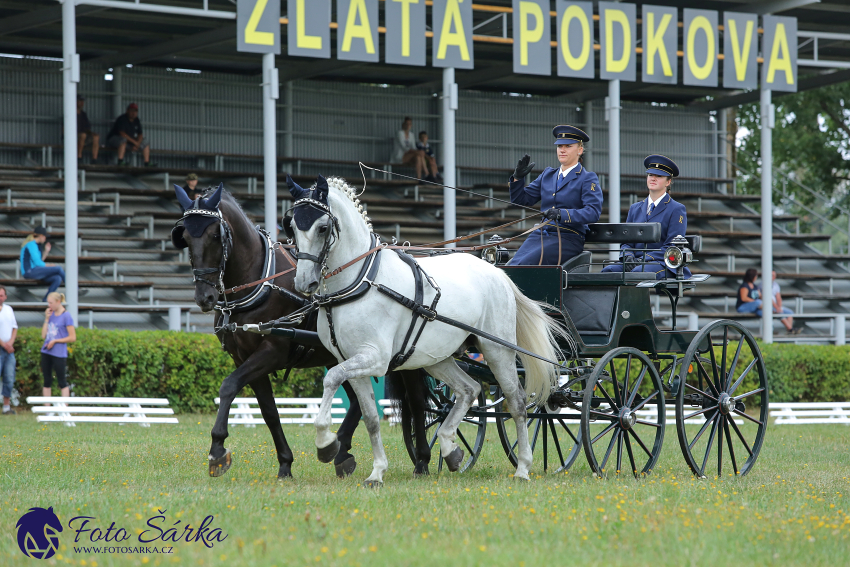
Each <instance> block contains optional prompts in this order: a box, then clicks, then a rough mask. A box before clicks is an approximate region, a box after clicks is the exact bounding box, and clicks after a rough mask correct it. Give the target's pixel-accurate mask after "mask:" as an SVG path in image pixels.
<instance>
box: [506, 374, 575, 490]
mask: <svg viewBox="0 0 850 567" xmlns="http://www.w3.org/2000/svg"><path fill="white" fill-rule="evenodd" d="M493 397H494V399H496V400H498V399H499V398H501V397H502V390H501V389H500V388H498V387H496V389H495V392H494V394H493ZM495 410H496V412H500V413H507V411H508V408H507V404H506V403H505V402H504V401H502V402H500V403H498V404H496V407H495ZM567 411H568V412H571V413H572V415H571V416H569V414H567V415H565V416H563V417H559V414H560V408H559V407H550V406H549V404H544V406H542V407H538V408H537V409H535V410H534V411H533V412H531V413H529V414H528V415H527V419H526V425H527V427H528V442H529V444H530V445H531V452H532V454H533V455H534V458H535V460H537V462H540V461H539V460H538V459H542V460H543V471H544V472H548V473H562V472H566V471H567V470H569V468H570V467H571V466H573V463H575V461H576V458H578V456H579V453H580V452H581V442H580V438H581V437H580V435H581V434H580V432H579V423H578V420H577V419H576V418H577V417H578V415H579V414H578V412H576V411H571V410H567ZM568 416H569V417H572V419H568ZM495 420H496V429H497V430H498V431H499V439H500V440H501V442H502V448H503V449H504V450H505V454H506V455H507V456H508V459H509V460H510V461H511V464H512V465H513V466H516V465H517V457H516V452H515V450H516V444H517V439H516V425H514V420H513V418H512V417H496V418H495Z"/></svg>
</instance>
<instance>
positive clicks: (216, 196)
mask: <svg viewBox="0 0 850 567" xmlns="http://www.w3.org/2000/svg"><path fill="white" fill-rule="evenodd" d="M222 191H224V183H219V184H218V189H216V190H215V193H213V194H212V195H210V197H209V198H208V199H206V200H205V201H204V206H205V207H206V208H207V209H209V210H213V209H217V208H218V205H219V203H221V192H222Z"/></svg>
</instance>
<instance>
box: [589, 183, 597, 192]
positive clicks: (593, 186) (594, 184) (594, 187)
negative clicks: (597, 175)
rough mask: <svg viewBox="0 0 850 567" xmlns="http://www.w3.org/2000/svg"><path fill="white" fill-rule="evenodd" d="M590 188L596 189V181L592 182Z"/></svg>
mask: <svg viewBox="0 0 850 567" xmlns="http://www.w3.org/2000/svg"><path fill="white" fill-rule="evenodd" d="M590 190H591V191H596V183H591V184H590Z"/></svg>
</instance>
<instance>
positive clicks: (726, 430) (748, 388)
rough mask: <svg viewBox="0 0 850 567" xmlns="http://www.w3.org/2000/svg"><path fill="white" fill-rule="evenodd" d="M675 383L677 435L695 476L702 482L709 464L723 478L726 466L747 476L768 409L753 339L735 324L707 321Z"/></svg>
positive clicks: (762, 369)
mask: <svg viewBox="0 0 850 567" xmlns="http://www.w3.org/2000/svg"><path fill="white" fill-rule="evenodd" d="M709 344H711V346H712V348H709V349H708V352H705V353H704V354H702V355H700V352H699V351H700V350H701V349H702V350H703V351H704V350H705V349H706V348H708V345H709ZM718 348H719V349H720V353H719V356H718V353H717V352H715V351H716V350H717V349H718ZM729 356H732V358H731V360H727V359H728V357H729ZM677 382H678V383H677V384H674V391H675V394H676V431H677V432H678V434H679V444H680V445H681V446H682V453H683V454H684V456H685V461H686V462H687V463H688V466H690V467H691V470H692V471H693V472H694V474H695V475H697V476H699V477H701V478H704V477H705V472H706V468H707V467H708V466H709V463H712V465H713V464H714V463H715V462H716V463H717V476H721V475H722V474H723V464H724V461H725V462H726V463H727V466H729V465H731V466H732V472H734V474H736V475H745V474H747V473H748V472H750V470H751V469H752V467H753V465H754V464H755V462H756V459H757V458H758V455H759V452H760V451H761V446H762V443H763V442H764V434H765V431H766V429H767V410H768V407H767V403H768V402H767V389H768V388H767V372H766V370H765V366H764V358H763V357H762V354H761V351H760V350H759V348H758V345H757V344H756V340H755V339H754V338H753V335H752V334H750V332H749V331H747V330H746V329H745V328H744V327H743V326H741V325H740V324H738V323H736V322H734V321H728V320H720V321H713V322H711V323H710V324H709V325H708V326H706V327H703V329H702V330H701V331H700V332H699V333H697V336H696V337H695V338H694V340H693V341H692V342H691V344H690V346H689V347H688V350H687V352H686V353H685V358H684V359H683V360H682V366H681V369H680V371H679V377H678V381H677ZM748 409H749V410H750V411H747V410H748ZM706 432H708V435H707V436H706V435H705V433H706ZM742 459H743V461H742ZM727 470H728V469H727Z"/></svg>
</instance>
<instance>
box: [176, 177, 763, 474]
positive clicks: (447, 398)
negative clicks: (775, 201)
mask: <svg viewBox="0 0 850 567" xmlns="http://www.w3.org/2000/svg"><path fill="white" fill-rule="evenodd" d="M298 189H299V190H300V188H298ZM300 191H302V192H303V193H302V195H301V196H299V197H298V200H297V201H296V203H295V205H294V206H293V210H294V212H293V216H287V217H286V218H284V220H283V225H284V228H285V229H286V230H287V234H288V235H289V237H290V239H291V240H292V241H294V242H295V243H296V244H297V248H295V250H294V251H293V252H294V256H295V258H292V257H291V256H288V255H287V253H284V252H283V250H281V249H280V248H282V247H281V246H280V245H279V244H276V243H273V242H272V240H271V239H270V238H269V237H268V235H267V234H265V233H263V232H262V231H260V230H259V229H255V228H254V227H252V226H251V224H250V222H249V221H248V219H247V217H246V216H245V214H244V213H243V212H242V211H241V209H240V208H239V207H238V205H237V204H236V203H235V201H233V199H232V198H231V197H229V196H228V195H225V197H226V198H225V199H224V200H223V201H222V194H223V193H222V187H221V186H219V189H218V190H217V191H216V192H215V193H213V194H212V196H210V197H209V198H207V199H205V200H203V201H199V200H196V201H195V202H194V203H193V202H192V201H191V200H189V199H188V197H186V196H185V194H184V193H182V189H180V188H177V195H178V199H180V202H181V206H182V208H183V210H184V215H183V218H182V219H181V223H183V224H186V223H188V222H189V221H192V222H194V223H195V224H193V225H192V226H188V225H187V226H186V228H185V230H184V226H183V224H178V226H176V227H175V229H174V231H173V233H172V239H173V241H174V243H175V245H177V246H179V247H186V246H189V247H190V248H191V252H192V254H191V256H190V258H191V260H192V265H193V274H194V276H195V282H196V301H197V302H198V303H199V305H202V307H205V308H206V309H207V310H209V309H211V308H212V307H213V305H214V304H215V302H216V301H218V304H217V307H216V309H218V310H219V312H220V313H219V316H218V317H217V323H216V324H217V333H218V334H219V337H220V339H221V341H222V346H223V347H225V348H227V349H228V351H229V352H231V355H232V356H234V360H237V365H238V366H239V368H238V369H237V371H235V372H234V373H232V374H231V375H230V376H229V377H228V378H227V379H225V381H224V382H223V384H222V390H221V395H222V400H223V401H222V404H221V407H220V408H219V415H218V418H217V420H216V426H215V427H214V428H213V432H212V437H213V445H212V448H211V451H210V457H209V471H210V475H211V476H220V475H221V474H224V473H225V472H226V471H227V469H228V468H229V467H230V466H231V462H232V460H231V456H230V452H229V450H226V449H225V448H224V446H223V442H224V439H225V438H226V437H227V415H228V410H229V406H230V403H229V402H230V401H232V399H233V398H234V397H235V396H236V395H237V394H238V393H239V391H240V390H241V389H242V388H243V387H244V385H246V384H252V386H254V389H255V391H257V392H258V400H260V405H261V409H262V411H263V417H264V419H265V421H266V423H267V425H268V426H269V428H270V430H271V432H272V435H273V438H274V440H275V446H276V449H277V453H278V461H279V463H280V471H279V476H281V477H285V476H290V474H291V472H290V468H291V464H292V453H291V451H290V449H289V447H288V444H287V443H286V440H285V437H284V436H283V432H282V430H281V428H280V424H279V422H278V416H277V410H276V408H275V407H274V399H273V393H272V391H271V384H270V382H269V379H268V373H269V372H273V371H274V370H276V369H281V368H292V367H309V366H321V365H328V366H331V364H329V362H332V361H333V360H334V359H335V360H336V362H337V363H338V364H336V365H335V366H333V367H332V368H331V369H330V370H329V372H328V374H327V375H326V377H325V379H324V397H323V401H322V406H321V408H320V412H319V416H318V417H317V419H316V427H317V438H316V446H317V454H318V456H319V458H320V460H323V461H325V462H328V461H330V460H331V459H334V458H336V464H337V474H340V475H342V474H350V473H351V472H352V471H353V470H354V466H355V463H354V458H353V456H351V455H350V454H348V451H347V449H349V448H350V439H351V434H352V433H353V430H354V428H355V427H356V425H357V422H358V421H359V411H357V412H354V411H349V415H347V417H346V421H345V422H344V424H343V427H342V428H341V429H340V432H339V438H338V437H337V434H336V433H333V432H331V431H330V424H331V420H330V405H331V400H332V398H333V396H334V395H335V393H336V390H337V388H338V387H339V386H340V385H344V384H346V383H349V384H348V385H347V386H346V387H350V388H351V389H353V391H354V393H356V394H357V397H358V398H362V399H363V400H365V399H371V395H372V389H371V386H370V384H369V380H370V378H369V376H370V375H378V374H376V373H378V372H386V370H387V369H388V368H389V369H393V368H396V369H399V370H400V371H404V372H410V371H411V370H413V371H415V369H418V368H425V369H426V370H427V371H428V373H430V374H431V375H432V376H434V378H435V380H434V383H433V384H432V386H431V387H429V388H427V389H426V388H420V390H426V393H425V394H423V396H425V397H427V400H420V401H424V402H425V404H424V408H425V409H424V411H425V413H426V414H427V415H426V418H425V420H424V423H420V421H421V416H420V419H419V420H418V421H417V423H415V424H414V426H415V427H413V428H411V427H407V425H408V424H407V423H405V424H404V425H405V427H404V428H403V430H404V437H405V443H406V445H407V449H408V451H409V452H410V456H411V459H412V460H413V461H414V463H416V464H417V471H419V470H420V469H419V464H420V463H418V462H417V459H420V460H421V458H422V457H423V456H425V458H426V459H427V458H428V457H429V454H430V448H431V447H433V445H434V444H435V443H436V441H437V440H438V439H439V441H440V457H439V462H438V468H440V469H441V468H442V466H443V463H444V462H445V463H446V465H447V466H448V468H449V469H450V470H461V471H462V470H466V469H469V468H470V467H472V466H473V465H474V464H475V461H476V460H477V458H478V456H479V455H480V453H481V450H482V447H483V444H484V439H485V434H486V429H487V426H488V423H490V424H495V426H496V428H497V430H498V434H499V438H500V440H501V444H502V446H503V448H504V450H505V452H506V454H507V456H508V458H509V459H510V461H511V463H513V464H514V465H515V466H517V473H516V475H517V476H519V477H520V478H528V474H529V467H530V466H531V464H532V454H533V453H535V452H536V453H537V455H538V462H539V461H540V460H542V464H543V469H544V470H545V471H553V472H562V471H566V470H567V469H569V468H570V467H571V466H572V465H573V464H574V463H575V462H576V460H577V459H578V457H579V455H580V453H581V452H582V449H583V452H584V454H585V456H586V458H587V461H588V463H589V466H590V469H591V470H592V471H593V472H594V473H595V474H596V475H598V476H606V475H608V474H611V473H615V474H618V473H621V472H625V471H631V473H632V474H634V475H637V476H639V475H643V474H646V473H649V472H650V471H651V470H652V469H653V468H654V467H655V465H656V463H657V461H658V457H659V455H660V452H661V447H662V442H663V439H664V432H665V426H666V422H667V404H668V403H672V404H673V405H674V406H675V418H676V430H677V434H678V438H679V443H680V446H681V448H682V453H683V454H684V456H685V461H686V462H687V463H688V465H689V466H690V468H691V470H692V471H693V472H694V473H695V474H696V475H698V476H705V475H706V471H709V470H711V469H710V468H708V467H709V463H710V462H711V463H712V468H713V466H714V464H715V463H716V466H717V469H716V470H717V474H718V476H719V475H721V474H724V470H725V471H726V472H728V473H729V474H736V475H737V474H746V473H747V472H749V471H750V470H751V469H752V466H753V465H754V463H755V461H756V459H757V458H758V455H759V452H760V450H761V446H762V443H763V441H764V434H765V430H766V426H767V401H768V387H767V375H766V371H765V365H764V360H763V358H762V355H761V352H760V350H759V348H758V345H757V343H756V342H755V339H754V338H753V336H752V335H751V334H750V333H749V332H748V331H747V330H746V329H744V328H743V327H742V326H741V325H739V324H737V323H735V322H733V321H728V320H717V321H713V322H711V323H709V324H708V325H707V326H705V327H704V328H702V329H701V330H699V331H693V330H687V331H685V330H679V329H677V328H676V308H677V305H678V301H679V299H680V298H681V297H682V296H683V295H684V293H685V292H686V291H688V290H690V289H693V288H694V287H696V285H697V284H698V283H699V282H701V281H705V279H707V278H708V276H706V275H696V276H693V277H691V278H689V279H685V278H684V272H683V270H684V267H685V265H686V264H687V263H688V262H690V261H692V259H693V253H694V252H696V253H698V252H699V249H700V241H699V237H679V238H677V240H675V241H674V242H673V246H672V247H671V248H668V249H667V250H664V251H663V252H664V255H665V264H666V265H667V267H668V268H669V269H670V270H672V271H674V272H676V273H677V277H676V278H673V279H662V280H657V279H656V278H655V274H654V273H635V272H628V271H626V272H610V273H605V272H603V273H596V272H592V271H591V266H592V265H594V263H593V262H592V256H591V252H584V253H582V254H580V255H579V256H577V257H575V258H572V259H570V260H569V261H567V262H566V263H565V264H564V265H562V266H509V265H508V266H498V268H494V267H493V266H491V265H487V264H486V263H485V262H482V261H480V260H476V259H473V258H470V257H469V256H470V255H469V254H457V253H451V251H447V250H441V251H437V250H434V249H433V248H432V249H426V248H420V249H418V252H419V253H423V252H424V253H426V254H429V255H431V256H432V257H430V258H422V259H419V260H418V261H417V260H414V259H413V258H412V257H411V256H410V255H409V254H408V253H407V252H409V251H412V249H410V248H408V247H401V246H387V245H385V244H381V243H380V241H379V239H378V237H377V235H375V234H374V233H373V232H372V230H371V224H370V223H369V220H368V217H367V216H366V214H365V212H364V210H363V207H362V206H361V205H360V204H359V201H358V199H357V198H356V197H357V195H356V194H355V191H354V190H353V188H351V187H350V186H349V185H347V183H345V182H344V181H343V180H341V179H338V178H331V179H330V180H327V181H326V180H325V179H324V178H321V177H320V178H319V179H318V180H317V185H316V186H314V188H313V189H312V190H311V191H305V190H300ZM293 195H294V194H293ZM294 196H295V195H294ZM220 205H221V206H220ZM299 214H300V217H299V216H298V215H299ZM659 233H660V225H658V224H656V223H632V224H598V225H590V227H589V230H588V233H587V235H586V242H588V243H594V242H595V243H603V244H619V243H621V242H633V243H653V242H658V241H659ZM258 235H259V238H257V236H258ZM237 245H239V246H241V247H242V248H240V250H239V251H238V253H237V251H236V246H237ZM252 246H253V248H252ZM290 248H294V247H292V246H290ZM388 248H392V249H395V250H390V249H388ZM435 254H436V255H437V256H445V257H444V258H437V257H433V256H434V255H435ZM231 256H232V261H231V262H230V263H229V264H228V263H227V260H228V257H231ZM482 256H483V257H485V258H489V259H490V263H491V264H497V265H498V264H500V263H501V262H502V261H503V260H504V257H505V254H503V253H502V251H501V250H500V249H499V248H498V246H494V247H492V248H490V249H485V250H484V252H483V254H482ZM263 257H265V258H266V260H265V261H263V262H260V260H259V259H261V258H263ZM296 260H297V272H296V273H293V272H295V269H296ZM276 262H277V265H279V266H284V265H287V264H288V265H289V266H291V267H288V268H286V269H285V270H284V271H282V272H279V273H274V274H273V272H274V271H275V265H276ZM349 268H350V269H349ZM344 270H348V271H344ZM341 273H343V274H345V275H344V276H342V277H335V276H339V274H341ZM252 274H253V277H254V278H258V279H256V281H252V282H251V283H247V284H246V283H242V282H244V281H245V279H246V275H248V276H249V277H250V275H252ZM210 276H212V277H216V278H217V281H213V280H209V279H207V278H208V277H210ZM505 276H507V277H505ZM331 278H333V279H331ZM237 283H240V284H241V285H236V284H237ZM230 286H233V287H230ZM228 287H229V289H227V288H228ZM272 291H277V292H278V294H279V299H280V298H282V299H280V301H282V303H281V304H280V305H273V306H270V305H269V304H267V303H266V301H267V300H268V298H269V297H270V295H269V294H270V293H272ZM293 291H297V292H299V293H301V294H303V295H309V296H311V297H312V299H311V300H305V299H301V298H300V297H299V296H296V294H294V293H293ZM237 293H242V294H243V295H241V296H240V295H235V294H237ZM653 293H656V294H661V295H664V296H666V297H667V298H668V299H669V300H670V304H671V309H672V326H671V328H670V329H660V328H658V326H657V325H656V323H655V319H654V317H653V314H652V312H651V308H650V299H651V294H653ZM228 294H231V295H230V296H229V297H228ZM271 297H278V296H276V295H271ZM221 298H223V299H221ZM441 298H442V299H441ZM438 302H439V304H438ZM536 302H543V303H546V304H548V305H549V306H551V307H553V308H554V309H555V310H556V311H557V312H556V313H554V314H551V315H547V314H545V313H544V312H543V310H542V309H541V307H540V304H539V303H536ZM299 305H301V307H298V306H299ZM270 314H275V315H274V317H277V318H276V319H274V320H270V318H269V315H270ZM411 314H412V321H411V318H410V317H411ZM280 315H283V316H280ZM231 316H232V319H231ZM228 321H230V322H228ZM261 322H262V324H258V323H261ZM237 330H239V331H253V332H254V333H260V334H263V335H267V337H266V338H262V339H261V337H257V336H256V335H252V334H251V333H243V332H240V333H237ZM317 331H318V332H317ZM268 335H271V336H268ZM249 336H250V337H253V339H250V340H249V339H248V338H247V337H249ZM557 337H560V344H558V340H557ZM420 339H421V340H420ZM267 340H269V341H271V342H265V341H267ZM274 341H278V342H274ZM281 341H282V342H281ZM514 342H515V343H516V344H513V343H514ZM417 343H418V345H417ZM476 351H478V352H477V353H476ZM517 353H519V356H520V358H521V360H522V361H523V364H524V366H525V368H518V367H517V366H516V355H517ZM476 354H480V355H482V356H483V360H482V358H481V357H480V356H476ZM556 359H557V360H556ZM541 361H545V364H542V365H541ZM553 368H554V369H555V370H554V371H553ZM414 376H416V374H414ZM523 380H524V382H523ZM453 390H454V392H453ZM349 395H351V393H350V394H349ZM408 395H411V393H410V391H408ZM476 396H477V400H475V399H474V398H475V397H476ZM528 401H530V402H531V404H529V405H528V406H527V407H525V406H524V404H525V403H527V402H528ZM353 407H354V406H353ZM422 407H423V405H422V404H420V405H419V410H422ZM362 410H363V417H364V419H365V422H366V426H367V429H368V430H369V435H370V438H371V442H372V448H373V457H374V460H373V471H372V475H370V477H369V478H368V479H367V480H366V484H368V485H375V484H380V483H381V482H382V475H383V472H384V471H385V470H386V468H387V461H386V457H385V454H384V451H383V446H382V443H381V439H380V427H379V423H378V420H377V412H376V409H375V407H374V404H372V403H367V404H364V405H362ZM527 410H531V412H530V413H529V412H528V411H527ZM523 419H525V424H523ZM508 420H511V421H514V427H512V428H511V427H507V423H506V422H507V421H508ZM523 425H525V427H524V426H523ZM526 427H527V429H526ZM343 429H344V430H345V433H343ZM423 430H424V431H423ZM512 430H513V431H512ZM414 433H415V435H414ZM417 439H418V441H419V442H418V443H417V442H416V440H417ZM340 441H342V443H340ZM458 441H459V442H458ZM425 444H427V445H428V447H425V446H424V445H425ZM424 462H425V467H426V470H427V460H425V461H424ZM729 465H731V471H730V469H729Z"/></svg>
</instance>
